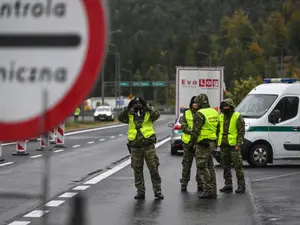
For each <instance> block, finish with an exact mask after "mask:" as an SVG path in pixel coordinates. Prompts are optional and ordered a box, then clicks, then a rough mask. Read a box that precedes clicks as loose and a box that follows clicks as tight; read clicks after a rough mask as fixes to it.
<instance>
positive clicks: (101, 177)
mask: <svg viewBox="0 0 300 225" xmlns="http://www.w3.org/2000/svg"><path fill="white" fill-rule="evenodd" d="M170 140H171V138H170V137H168V138H166V139H164V140H162V141H160V142H158V143H156V144H155V148H158V147H159V146H161V145H163V144H165V143H167V142H168V141H170ZM130 162H131V160H130V159H128V160H126V161H124V162H123V163H121V164H119V165H117V166H115V167H114V168H112V169H110V170H108V171H106V172H104V173H101V174H100V175H98V176H96V177H94V178H92V179H91V180H88V181H87V182H85V183H84V184H97V183H98V182H100V181H101V180H104V179H105V178H107V177H109V176H110V175H112V174H114V173H116V172H118V171H119V170H121V169H123V168H125V167H126V166H128V165H130Z"/></svg>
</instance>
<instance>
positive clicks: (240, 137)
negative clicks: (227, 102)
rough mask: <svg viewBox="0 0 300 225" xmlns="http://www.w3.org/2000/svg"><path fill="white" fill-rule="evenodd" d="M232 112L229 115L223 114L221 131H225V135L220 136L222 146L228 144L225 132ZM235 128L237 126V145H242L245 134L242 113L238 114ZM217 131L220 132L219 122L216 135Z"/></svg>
mask: <svg viewBox="0 0 300 225" xmlns="http://www.w3.org/2000/svg"><path fill="white" fill-rule="evenodd" d="M233 113H234V112H232V113H231V114H229V115H226V114H224V127H223V131H224V133H225V135H223V138H222V144H221V145H222V146H229V144H228V137H227V135H226V134H227V133H228V129H229V123H230V119H231V116H232V114H233ZM236 128H237V133H238V135H237V145H242V144H243V141H244V136H245V121H244V118H243V116H242V115H240V116H239V117H238V120H237V124H236ZM219 132H220V123H219V124H218V127H217V137H219Z"/></svg>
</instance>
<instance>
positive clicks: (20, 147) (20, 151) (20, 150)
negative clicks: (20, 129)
mask: <svg viewBox="0 0 300 225" xmlns="http://www.w3.org/2000/svg"><path fill="white" fill-rule="evenodd" d="M16 147H17V151H16V152H14V153H13V154H12V155H18V156H25V155H29V153H28V152H26V148H27V141H17V146H16Z"/></svg>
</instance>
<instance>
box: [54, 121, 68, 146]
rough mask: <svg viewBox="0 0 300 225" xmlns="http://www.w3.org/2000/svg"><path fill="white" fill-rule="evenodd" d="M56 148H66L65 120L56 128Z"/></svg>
mask: <svg viewBox="0 0 300 225" xmlns="http://www.w3.org/2000/svg"><path fill="white" fill-rule="evenodd" d="M55 147H56V148H66V147H67V146H65V122H62V123H60V124H59V126H58V127H57V129H56V145H55Z"/></svg>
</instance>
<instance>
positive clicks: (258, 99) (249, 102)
mask: <svg viewBox="0 0 300 225" xmlns="http://www.w3.org/2000/svg"><path fill="white" fill-rule="evenodd" d="M277 97H278V95H268V94H251V95H247V96H246V97H245V98H244V99H243V101H242V102H241V103H240V104H239V105H238V106H237V107H236V109H235V110H236V111H237V112H239V113H241V114H242V115H243V117H245V118H260V117H262V116H263V115H264V114H265V113H266V112H267V111H268V110H269V108H270V107H271V106H272V104H273V102H274V101H275V100H276V98H277Z"/></svg>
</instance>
